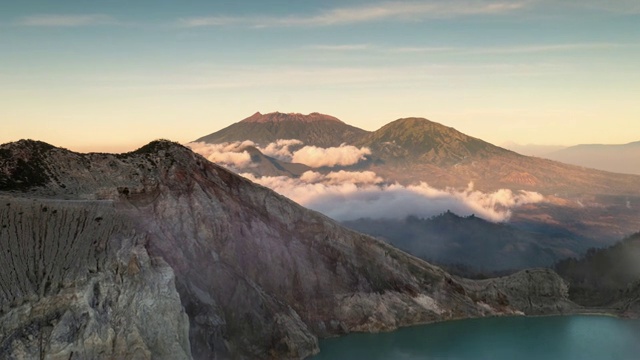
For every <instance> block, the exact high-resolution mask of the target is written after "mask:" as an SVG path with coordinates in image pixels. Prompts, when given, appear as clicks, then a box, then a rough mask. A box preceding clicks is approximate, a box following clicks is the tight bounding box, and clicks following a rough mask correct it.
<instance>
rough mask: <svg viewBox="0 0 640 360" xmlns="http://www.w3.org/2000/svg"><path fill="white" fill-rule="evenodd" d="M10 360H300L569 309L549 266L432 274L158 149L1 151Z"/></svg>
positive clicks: (3, 339) (0, 299)
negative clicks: (357, 342) (363, 336)
mask: <svg viewBox="0 0 640 360" xmlns="http://www.w3.org/2000/svg"><path fill="white" fill-rule="evenodd" d="M0 184H1V185H0V199H1V201H2V202H1V203H0V204H1V205H2V206H0V241H1V242H2V244H1V245H2V246H1V249H2V250H3V251H1V252H0V267H2V269H3V271H2V272H0V289H1V290H2V291H0V344H1V349H2V354H3V356H5V357H8V358H45V357H51V358H96V357H100V358H102V357H108V358H177V359H181V358H184V359H188V358H197V359H211V358H257V359H267V358H284V359H286V358H304V357H307V356H309V355H311V354H314V353H316V352H317V351H318V342H317V338H318V337H327V336H335V335H340V334H344V333H348V332H353V331H365V332H370V331H381V330H391V329H395V328H397V327H399V326H405V325H412V324H418V323H426V322H432V321H441V320H448V319H458V318H467V317H480V316H494V315H501V314H515V313H518V312H521V311H522V312H525V313H527V314H551V313H562V312H565V311H572V309H574V308H575V307H574V305H573V304H572V303H571V302H569V301H567V299H566V292H567V287H566V285H565V284H564V282H563V281H562V280H561V279H560V278H559V277H558V276H557V275H556V274H554V273H553V272H551V271H549V270H536V271H527V272H526V273H525V272H521V273H517V274H514V275H511V276H509V277H504V278H499V279H489V280H483V281H472V280H464V279H460V278H457V277H453V276H451V275H450V274H448V273H446V272H445V271H443V270H442V269H440V268H438V267H435V266H432V265H430V264H429V263H427V262H424V261H422V260H420V259H417V258H415V257H413V256H411V255H408V254H406V253H404V252H402V251H400V250H398V249H396V248H394V247H392V246H390V245H388V244H386V243H384V242H382V241H379V240H376V239H374V238H371V237H369V236H366V235H363V234H360V233H357V232H354V231H351V230H348V229H346V228H344V227H342V226H340V225H339V224H338V223H336V222H335V221H333V220H331V219H328V218H327V217H325V216H323V215H321V214H318V213H316V212H313V211H310V210H307V209H305V208H303V207H301V206H299V205H297V204H295V203H294V202H292V201H290V200H288V199H286V198H284V197H282V196H280V195H278V194H276V193H274V192H273V191H271V190H269V189H267V188H264V187H262V186H258V185H256V184H254V183H251V182H250V181H248V180H246V179H244V178H242V177H240V176H237V175H235V174H234V173H232V172H230V171H228V170H226V169H224V168H222V167H219V166H217V165H215V164H213V163H211V162H209V161H207V160H206V159H204V158H203V157H201V156H199V155H197V154H194V153H193V152H191V151H190V150H189V149H188V148H186V147H184V146H181V145H178V144H175V143H171V142H168V141H154V142H152V143H149V144H148V145H145V146H143V147H142V148H140V149H138V150H136V151H134V152H130V153H126V154H116V155H114V154H101V153H91V154H79V153H74V152H71V151H68V150H65V149H61V148H56V147H53V146H51V145H48V144H45V143H41V142H35V141H29V140H23V141H19V142H16V143H9V144H4V145H1V146H0Z"/></svg>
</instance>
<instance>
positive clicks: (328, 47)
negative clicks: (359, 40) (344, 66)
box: [305, 44, 372, 51]
mask: <svg viewBox="0 0 640 360" xmlns="http://www.w3.org/2000/svg"><path fill="white" fill-rule="evenodd" d="M305 48H306V49H310V50H322V51H361V50H369V49H372V46H371V45H369V44H340V45H328V44H319V45H309V46H305Z"/></svg>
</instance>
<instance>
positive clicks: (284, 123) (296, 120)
mask: <svg viewBox="0 0 640 360" xmlns="http://www.w3.org/2000/svg"><path fill="white" fill-rule="evenodd" d="M366 133H367V131H365V130H362V129H359V128H357V127H354V126H351V125H347V124H345V123H343V122H342V121H340V120H338V119H337V118H335V117H333V116H329V115H324V114H319V113H311V114H309V115H303V114H297V113H290V114H283V113H279V112H275V113H269V114H265V115H263V114H261V113H259V112H257V113H255V114H253V115H251V116H250V117H248V118H246V119H244V120H242V121H240V122H238V123H235V124H232V125H230V126H228V127H226V128H224V129H222V130H220V131H216V132H214V133H212V134H209V135H207V136H203V137H201V138H199V139H198V140H196V142H205V143H209V144H219V143H224V142H232V141H244V140H251V141H253V142H255V143H258V144H260V145H262V146H266V145H268V144H269V143H272V142H275V141H276V140H280V139H296V140H300V141H302V142H303V143H304V144H305V145H313V146H320V147H332V146H339V145H340V144H342V143H351V142H353V141H355V140H357V139H359V138H361V137H362V136H364V135H365V134H366Z"/></svg>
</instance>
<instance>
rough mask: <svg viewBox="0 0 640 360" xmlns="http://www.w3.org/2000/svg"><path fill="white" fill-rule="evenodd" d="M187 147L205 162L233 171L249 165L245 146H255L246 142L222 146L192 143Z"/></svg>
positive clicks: (223, 144) (249, 160)
mask: <svg viewBox="0 0 640 360" xmlns="http://www.w3.org/2000/svg"><path fill="white" fill-rule="evenodd" d="M187 146H188V147H189V148H191V150H193V152H195V153H198V154H200V155H202V156H204V157H205V158H206V159H207V160H209V161H211V162H214V163H217V164H220V165H223V166H226V167H229V168H231V169H232V170H234V169H242V168H246V167H248V166H250V165H251V155H250V154H249V153H248V152H247V151H246V150H245V149H246V148H247V146H255V144H254V143H253V141H248V140H247V141H242V142H240V141H238V142H231V143H222V144H207V143H203V142H192V143H188V144H187Z"/></svg>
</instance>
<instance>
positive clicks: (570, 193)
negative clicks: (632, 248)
mask: <svg viewBox="0 0 640 360" xmlns="http://www.w3.org/2000/svg"><path fill="white" fill-rule="evenodd" d="M278 139H298V140H301V141H303V142H304V144H305V145H315V146H320V147H330V146H338V145H340V144H341V143H347V144H349V145H355V146H359V147H368V148H370V149H371V151H372V154H371V156H370V158H369V159H368V160H367V161H365V162H363V163H360V164H356V165H355V166H353V169H354V170H365V169H367V170H372V171H375V172H376V173H377V174H378V175H380V176H382V177H383V178H384V179H386V180H388V181H399V182H400V183H402V184H410V183H416V182H419V181H425V182H427V183H429V184H430V185H432V186H435V187H438V188H445V187H457V188H460V187H463V188H464V187H466V186H467V184H468V183H469V182H473V183H474V185H475V188H476V189H478V190H482V191H495V190H498V189H501V188H507V189H514V190H530V191H537V192H541V193H543V194H545V195H551V194H555V195H558V196H561V197H580V196H585V195H601V194H607V195H631V196H640V177H639V176H637V175H624V174H614V173H609V172H605V171H599V170H594V169H587V168H583V167H579V166H573V165H567V164H563V163H559V162H556V161H551V160H547V159H541V158H536V157H529V156H523V155H520V154H517V153H515V152H512V151H509V150H506V149H503V148H501V147H498V146H495V145H492V144H490V143H488V142H485V141H483V140H480V139H477V138H474V137H471V136H468V135H465V134H463V133H461V132H459V131H457V130H455V129H453V128H451V127H447V126H444V125H441V124H439V123H436V122H433V121H429V120H427V119H423V118H404V119H398V120H396V121H393V122H391V123H389V124H387V125H385V126H383V127H382V128H380V129H379V130H376V131H374V132H368V131H365V130H362V129H358V128H354V127H351V126H349V125H347V124H345V123H343V122H341V121H340V120H337V119H336V118H333V117H331V116H328V115H321V114H318V113H312V114H310V115H301V114H282V113H271V114H266V115H262V114H260V113H256V114H254V115H253V116H251V117H249V118H247V119H245V120H242V121H240V122H238V123H235V124H233V125H231V126H229V127H227V128H225V129H222V130H220V131H218V132H215V133H213V134H211V135H208V136H205V137H202V138H200V139H198V140H197V141H203V142H207V143H222V142H229V141H243V140H252V141H254V142H258V143H260V144H262V145H266V144H268V143H271V142H274V141H276V140H278ZM247 170H248V171H251V172H253V173H254V174H255V175H257V176H261V175H263V174H260V173H259V168H256V169H253V170H251V169H247ZM325 171H327V169H325Z"/></svg>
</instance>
